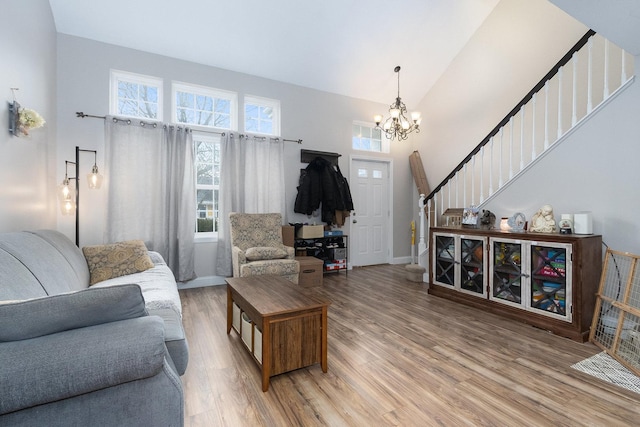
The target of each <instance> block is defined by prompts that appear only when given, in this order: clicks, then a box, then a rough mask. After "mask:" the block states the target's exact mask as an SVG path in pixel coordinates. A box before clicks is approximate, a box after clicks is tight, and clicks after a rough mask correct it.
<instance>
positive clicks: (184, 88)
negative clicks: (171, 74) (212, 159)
mask: <svg viewBox="0 0 640 427" xmlns="http://www.w3.org/2000/svg"><path fill="white" fill-rule="evenodd" d="M176 92H186V93H193V94H196V95H204V96H210V97H212V98H218V99H227V100H229V104H230V105H229V111H230V113H229V123H230V126H231V127H230V128H229V129H227V128H221V127H216V126H205V125H199V124H194V123H183V122H179V121H178V108H177V107H176ZM171 123H175V124H177V125H182V126H185V125H186V126H189V127H190V128H192V129H203V130H204V129H208V130H211V129H219V130H223V131H224V130H226V131H235V132H237V131H238V94H237V93H236V92H232V91H228V90H223V89H218V88H214V87H210V86H202V85H196V84H192V83H185V82H180V81H172V82H171Z"/></svg>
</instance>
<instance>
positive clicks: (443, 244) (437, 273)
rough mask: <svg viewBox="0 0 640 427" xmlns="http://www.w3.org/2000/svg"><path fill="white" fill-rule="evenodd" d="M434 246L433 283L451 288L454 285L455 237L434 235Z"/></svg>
mask: <svg viewBox="0 0 640 427" xmlns="http://www.w3.org/2000/svg"><path fill="white" fill-rule="evenodd" d="M434 244H435V255H434V258H435V259H434V260H433V261H434V267H433V274H434V279H435V280H434V282H437V283H439V284H441V285H449V286H453V285H454V283H455V253H456V243H455V237H454V236H444V235H434Z"/></svg>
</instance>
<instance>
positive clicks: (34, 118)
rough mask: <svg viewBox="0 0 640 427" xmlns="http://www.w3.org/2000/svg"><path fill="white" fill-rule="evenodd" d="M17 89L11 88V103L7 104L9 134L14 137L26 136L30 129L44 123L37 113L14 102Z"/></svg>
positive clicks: (39, 126)
mask: <svg viewBox="0 0 640 427" xmlns="http://www.w3.org/2000/svg"><path fill="white" fill-rule="evenodd" d="M16 90H18V88H17V87H12V88H11V92H12V94H13V102H9V133H10V134H12V135H15V136H27V135H29V131H30V130H32V129H38V128H41V127H42V126H44V124H45V123H46V121H45V120H44V119H43V118H42V116H41V115H40V114H38V112H37V111H35V110H32V109H30V108H24V107H22V106H20V104H19V103H18V101H17V100H16Z"/></svg>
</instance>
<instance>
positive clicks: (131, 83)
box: [109, 70, 162, 120]
mask: <svg viewBox="0 0 640 427" xmlns="http://www.w3.org/2000/svg"><path fill="white" fill-rule="evenodd" d="M110 86H111V88H110V96H109V113H110V114H112V115H115V116H126V117H144V118H147V119H152V120H162V79H161V78H158V77H153V76H145V75H142V74H135V73H128V72H125V71H118V70H111V78H110Z"/></svg>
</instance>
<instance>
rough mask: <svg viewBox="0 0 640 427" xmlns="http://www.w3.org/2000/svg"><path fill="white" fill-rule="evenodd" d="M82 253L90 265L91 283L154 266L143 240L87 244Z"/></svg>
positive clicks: (138, 271)
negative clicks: (95, 244)
mask: <svg viewBox="0 0 640 427" xmlns="http://www.w3.org/2000/svg"><path fill="white" fill-rule="evenodd" d="M82 253H83V254H84V257H85V258H86V260H87V265H88V266H89V274H90V279H89V285H94V284H96V283H98V282H102V281H103V280H107V279H113V278H114V277H120V276H125V275H127V274H133V273H140V272H142V271H145V270H148V269H150V268H152V267H153V262H152V261H151V258H150V257H149V253H148V251H147V247H146V245H145V244H144V242H143V241H142V240H128V241H126V242H118V243H112V244H108V245H97V246H85V247H84V248H82Z"/></svg>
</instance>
